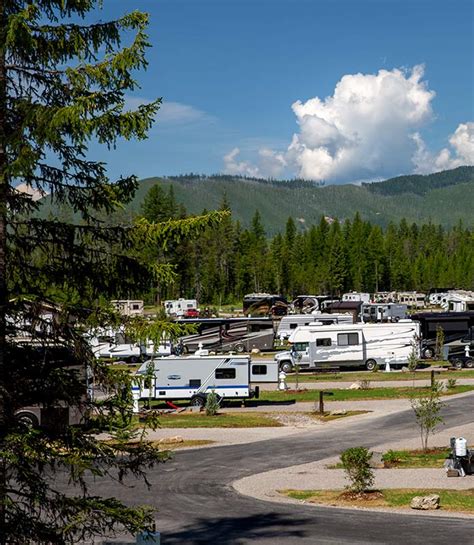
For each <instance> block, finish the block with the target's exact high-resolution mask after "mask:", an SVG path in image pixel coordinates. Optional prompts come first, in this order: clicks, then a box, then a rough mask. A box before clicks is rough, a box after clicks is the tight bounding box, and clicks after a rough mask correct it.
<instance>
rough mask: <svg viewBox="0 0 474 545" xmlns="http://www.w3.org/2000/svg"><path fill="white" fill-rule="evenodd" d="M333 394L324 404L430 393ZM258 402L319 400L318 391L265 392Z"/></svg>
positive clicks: (455, 391) (376, 390)
mask: <svg viewBox="0 0 474 545" xmlns="http://www.w3.org/2000/svg"><path fill="white" fill-rule="evenodd" d="M472 390H474V386H467V385H460V386H455V387H454V388H451V389H449V390H447V391H443V394H442V395H447V396H448V395H454V394H461V393H464V392H470V391H472ZM328 391H330V392H332V393H333V395H332V396H327V397H325V398H324V402H325V403H330V402H331V401H353V400H370V399H403V398H409V397H411V396H416V395H422V394H426V393H428V392H429V391H430V389H429V388H428V387H414V388H413V387H403V388H395V387H392V388H369V389H367V390H349V389H339V388H331V389H330V390H328ZM259 399H260V400H262V401H313V402H314V401H317V400H318V399H319V391H318V390H300V391H298V392H295V391H287V392H280V391H274V392H270V391H266V392H260V398H259Z"/></svg>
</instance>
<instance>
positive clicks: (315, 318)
mask: <svg viewBox="0 0 474 545" xmlns="http://www.w3.org/2000/svg"><path fill="white" fill-rule="evenodd" d="M353 321H354V318H353V315H352V314H326V313H322V312H314V313H312V314H290V315H289V316H284V317H283V318H282V319H281V321H280V324H279V325H278V330H277V337H278V338H279V339H280V340H281V341H283V340H285V339H288V337H289V336H290V335H291V334H292V333H293V331H295V329H296V328H297V327H301V326H305V325H309V324H312V323H314V322H319V323H321V324H323V325H330V324H352V323H353Z"/></svg>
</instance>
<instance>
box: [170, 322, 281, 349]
mask: <svg viewBox="0 0 474 545" xmlns="http://www.w3.org/2000/svg"><path fill="white" fill-rule="evenodd" d="M179 323H180V324H190V325H194V326H195V327H196V328H197V332H196V333H193V334H190V335H186V336H184V337H181V339H180V346H181V347H182V349H183V350H184V351H185V352H195V351H196V350H197V349H198V348H199V346H200V345H202V347H203V348H205V349H207V350H212V351H215V352H237V353H240V354H241V353H243V352H250V351H251V350H252V349H254V348H255V349H258V350H271V349H272V348H273V341H274V336H275V335H274V330H273V320H272V319H271V318H267V317H261V318H190V319H183V320H180V321H179Z"/></svg>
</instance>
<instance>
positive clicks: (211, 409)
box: [206, 390, 220, 416]
mask: <svg viewBox="0 0 474 545" xmlns="http://www.w3.org/2000/svg"><path fill="white" fill-rule="evenodd" d="M219 407H220V399H219V396H218V395H217V394H216V392H215V391H214V390H212V392H211V393H209V394H207V397H206V415H207V416H216V414H217V411H218V410H219Z"/></svg>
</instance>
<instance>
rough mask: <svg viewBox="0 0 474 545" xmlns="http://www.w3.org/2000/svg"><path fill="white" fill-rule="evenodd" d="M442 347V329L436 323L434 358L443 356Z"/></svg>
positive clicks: (439, 358) (438, 358)
mask: <svg viewBox="0 0 474 545" xmlns="http://www.w3.org/2000/svg"><path fill="white" fill-rule="evenodd" d="M443 349H444V330H443V328H442V327H441V326H440V325H438V326H437V327H436V346H435V358H436V359H437V360H441V359H442V358H443Z"/></svg>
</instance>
